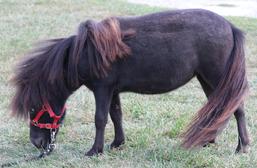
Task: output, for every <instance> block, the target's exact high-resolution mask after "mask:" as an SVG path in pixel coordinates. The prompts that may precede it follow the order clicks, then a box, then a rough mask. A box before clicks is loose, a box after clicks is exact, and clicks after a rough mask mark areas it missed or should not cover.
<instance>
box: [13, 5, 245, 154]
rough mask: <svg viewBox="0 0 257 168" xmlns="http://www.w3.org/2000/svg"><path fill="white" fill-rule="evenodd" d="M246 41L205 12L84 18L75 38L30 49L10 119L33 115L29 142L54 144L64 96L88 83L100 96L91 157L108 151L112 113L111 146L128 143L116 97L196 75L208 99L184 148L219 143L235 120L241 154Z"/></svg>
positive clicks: (170, 86) (157, 89) (172, 85)
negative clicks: (97, 19)
mask: <svg viewBox="0 0 257 168" xmlns="http://www.w3.org/2000/svg"><path fill="white" fill-rule="evenodd" d="M243 41H244V36H243V34H242V32H241V31H240V30H239V29H237V28H235V27H234V26H233V25H232V24H231V23H229V22H228V21H227V20H225V19H224V18H223V17H221V16H219V15H217V14H214V13H212V12H209V11H206V10H200V9H199V10H178V11H166V12H160V13H154V14H149V15H145V16H139V17H120V18H107V19H105V20H103V21H101V22H98V23H96V22H94V21H91V20H89V21H86V22H84V23H82V24H81V25H80V26H79V31H78V33H77V34H76V35H74V36H70V37H68V38H61V39H53V40H49V41H47V42H46V43H43V44H42V45H41V47H39V48H38V49H36V50H34V51H33V52H31V53H30V54H28V55H29V57H28V58H27V59H26V60H25V61H23V62H22V63H21V64H20V65H19V66H18V68H17V70H16V74H15V76H14V78H13V83H14V85H15V86H16V94H15V96H14V98H13V101H12V110H13V114H14V115H16V116H18V117H20V118H25V119H27V118H30V120H31V125H30V139H31V142H32V143H33V144H34V145H35V146H36V147H38V148H43V149H50V150H51V149H52V148H50V147H49V144H50V145H51V144H52V143H53V141H54V139H55V136H56V133H57V132H58V129H59V124H60V123H61V122H62V120H63V118H64V115H65V109H64V108H63V107H64V104H65V101H66V100H67V98H68V97H69V96H70V95H71V94H72V93H73V92H74V91H76V90H77V89H78V88H79V87H80V86H82V85H85V86H87V88H89V89H90V90H91V91H92V92H93V93H94V96H95V102H96V112H95V127H96V136H95V142H94V145H93V146H92V148H91V149H90V150H89V151H88V152H87V153H86V155H89V156H91V155H95V154H98V153H102V152H103V146H104V129H105V125H106V122H107V117H108V113H110V116H111V119H112V121H113V124H114V131H115V137H114V141H113V142H112V144H111V147H118V146H120V145H121V144H123V143H124V141H125V139H124V133H123V129H122V111H121V105H120V98H119V94H120V93H121V92H136V93H142V94H159V93H165V92H168V91H171V90H174V89H176V88H178V87H180V86H182V85H184V84H186V83H187V82H188V81H189V80H190V79H192V78H193V77H197V79H198V80H199V82H200V83H201V86H202V88H203V91H204V92H205V94H206V96H207V97H208V102H207V103H206V104H205V105H204V107H203V108H202V109H200V111H199V112H198V114H197V115H196V117H195V118H194V119H193V121H192V123H191V124H190V125H189V128H188V130H187V131H186V132H185V133H184V134H183V135H184V140H183V143H182V146H183V147H185V148H192V147H197V146H203V145H206V144H207V143H210V142H214V141H215V138H216V136H217V134H218V133H219V132H220V131H221V130H222V128H223V127H224V125H225V124H226V123H227V121H228V120H229V118H230V117H231V115H233V114H234V115H235V117H236V121H237V126H238V133H239V138H238V146H237V149H236V151H237V152H239V151H242V152H245V151H246V147H247V145H248V144H249V138H248V134H247V130H246V124H245V116H244V115H245V114H244V110H243V100H244V97H245V95H246V93H247V88H248V86H247V79H246V73H245V56H244V48H243Z"/></svg>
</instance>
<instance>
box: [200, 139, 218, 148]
mask: <svg viewBox="0 0 257 168" xmlns="http://www.w3.org/2000/svg"><path fill="white" fill-rule="evenodd" d="M211 144H216V142H215V140H211V141H209V142H208V143H207V144H205V145H203V147H209V146H210V145H211Z"/></svg>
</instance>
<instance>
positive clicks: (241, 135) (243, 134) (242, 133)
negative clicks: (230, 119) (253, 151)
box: [234, 105, 249, 153]
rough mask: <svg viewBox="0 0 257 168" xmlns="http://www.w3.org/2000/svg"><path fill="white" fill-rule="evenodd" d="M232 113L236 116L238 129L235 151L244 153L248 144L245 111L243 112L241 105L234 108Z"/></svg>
mask: <svg viewBox="0 0 257 168" xmlns="http://www.w3.org/2000/svg"><path fill="white" fill-rule="evenodd" d="M234 115H235V118H236V122H237V129H238V146H237V148H236V153H238V152H243V153H246V152H247V146H248V145H249V137H248V133H247V129H246V123H245V113H244V109H243V105H242V106H241V107H239V108H238V109H237V110H236V112H235V113H234Z"/></svg>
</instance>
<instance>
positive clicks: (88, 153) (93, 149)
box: [85, 148, 103, 156]
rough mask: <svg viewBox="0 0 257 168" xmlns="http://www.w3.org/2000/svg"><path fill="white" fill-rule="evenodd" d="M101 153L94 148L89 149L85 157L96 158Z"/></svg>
mask: <svg viewBox="0 0 257 168" xmlns="http://www.w3.org/2000/svg"><path fill="white" fill-rule="evenodd" d="M102 153H103V150H97V149H95V148H92V149H90V150H89V151H88V152H87V153H86V154H85V156H98V155H100V154H102Z"/></svg>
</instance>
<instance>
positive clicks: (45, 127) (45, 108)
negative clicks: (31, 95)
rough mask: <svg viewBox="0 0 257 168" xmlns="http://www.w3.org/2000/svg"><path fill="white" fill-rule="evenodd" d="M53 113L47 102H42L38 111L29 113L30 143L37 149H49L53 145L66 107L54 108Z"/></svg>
mask: <svg viewBox="0 0 257 168" xmlns="http://www.w3.org/2000/svg"><path fill="white" fill-rule="evenodd" d="M55 107H56V108H54V109H56V110H55V111H54V110H53V108H52V107H51V106H50V104H49V103H48V102H44V104H43V105H42V107H41V109H40V110H39V111H35V110H34V109H31V112H30V141H31V142H32V144H33V145H35V146H36V147H37V148H43V149H49V148H52V147H53V146H52V145H54V143H55V139H56V135H57V133H58V131H59V127H60V125H61V124H62V122H63V119H64V116H65V111H66V107H65V106H63V108H59V107H58V106H55Z"/></svg>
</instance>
